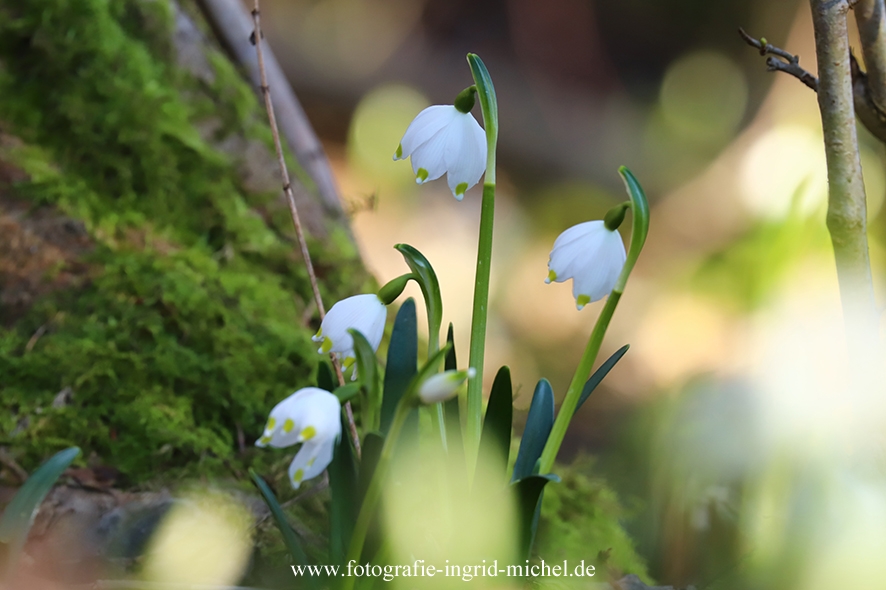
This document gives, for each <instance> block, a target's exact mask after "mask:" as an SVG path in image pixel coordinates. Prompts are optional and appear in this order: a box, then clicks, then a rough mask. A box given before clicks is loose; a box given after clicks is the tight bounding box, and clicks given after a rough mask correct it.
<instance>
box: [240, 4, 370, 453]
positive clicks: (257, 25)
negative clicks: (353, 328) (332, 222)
mask: <svg viewBox="0 0 886 590" xmlns="http://www.w3.org/2000/svg"><path fill="white" fill-rule="evenodd" d="M252 22H253V25H254V29H253V32H252V37H251V39H252V41H253V43H254V44H255V53H256V57H257V59H258V71H259V80H260V82H261V92H262V96H263V97H264V102H265V110H267V112H268V122H269V123H270V126H271V134H272V135H273V137H274V149H275V150H276V152H277V163H278V164H279V165H280V175H281V176H282V177H283V192H285V193H286V200H287V202H288V203H289V213H290V214H291V215H292V224H293V225H294V226H295V234H296V236H297V237H298V245H299V248H301V253H302V258H304V262H305V267H306V268H307V271H308V278H309V279H310V282H311V291H312V292H313V294H314V303H315V304H316V305H317V312H318V313H319V315H320V319H321V320H322V319H323V318H324V317H326V308H325V307H324V306H323V297H322V296H321V295H320V287H319V285H318V284H317V275H316V273H315V272H314V264H313V262H311V253H310V252H309V251H308V244H307V241H305V233H304V230H303V229H302V225H301V218H300V217H299V214H298V207H297V206H296V204H295V195H294V194H293V192H292V183H291V181H290V178H289V169H288V168H287V166H286V159H285V157H284V156H283V146H282V144H281V142H280V131H279V129H278V127H277V117H276V116H275V115H274V104H273V102H272V100H271V90H270V87H269V86H268V76H267V72H266V71H265V57H264V51H263V48H262V45H263V41H262V39H263V36H262V32H261V9H260V7H259V0H253V8H252ZM330 358H331V359H332V366H333V367H335V374H336V375H337V376H338V382H339V384H340V385H344V383H345V380H344V376H343V375H342V372H341V366H340V365H339V363H338V359H336V358H335V355H330ZM345 414H346V415H347V418H348V427H349V429H350V431H351V439H352V440H353V442H354V450H355V451H356V453H357V456H358V457H359V456H360V454H361V452H360V435H359V434H358V433H357V424H356V423H355V422H354V412H353V410H352V409H351V403H350V402H345Z"/></svg>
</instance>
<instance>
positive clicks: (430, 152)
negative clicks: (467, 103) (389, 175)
mask: <svg viewBox="0 0 886 590" xmlns="http://www.w3.org/2000/svg"><path fill="white" fill-rule="evenodd" d="M471 105H473V100H471ZM410 156H411V157H412V171H413V172H414V173H415V181H416V182H417V183H419V184H424V183H425V182H428V181H429V180H436V179H438V178H440V177H441V176H443V174H446V180H447V182H448V183H449V189H450V190H451V191H452V196H454V197H455V198H456V199H458V200H459V201H461V200H462V199H463V198H464V196H465V191H466V190H468V189H469V188H471V187H472V186H474V185H475V184H477V183H478V182H479V181H480V177H481V176H483V171H484V170H485V169H486V132H485V131H483V128H482V127H480V124H479V123H477V120H476V119H474V116H473V115H471V113H470V109H468V111H467V112H463V111H461V110H459V109H458V108H456V107H455V106H452V105H434V106H430V107H428V108H426V109H425V110H423V111H422V112H420V113H419V114H418V116H417V117H416V118H415V119H414V120H413V121H412V123H410V124H409V127H408V128H407V129H406V133H405V134H404V135H403V139H402V140H401V141H400V145H399V146H398V147H397V152H396V153H395V154H394V159H395V160H402V159H404V158H408V157H410Z"/></svg>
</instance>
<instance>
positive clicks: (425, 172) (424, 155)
mask: <svg viewBox="0 0 886 590" xmlns="http://www.w3.org/2000/svg"><path fill="white" fill-rule="evenodd" d="M451 133H452V126H451V125H448V126H446V127H444V128H443V129H440V130H439V131H438V132H437V133H435V134H434V135H433V136H432V137H431V138H430V139H428V140H427V141H426V142H424V143H423V144H421V145H420V146H418V147H416V148H415V151H414V152H412V172H413V173H415V182H417V183H418V184H424V183H426V182H430V181H432V180H437V179H438V178H440V177H441V176H443V175H444V174H445V173H446V158H445V153H446V146H447V145H448V144H449V136H450V134H451Z"/></svg>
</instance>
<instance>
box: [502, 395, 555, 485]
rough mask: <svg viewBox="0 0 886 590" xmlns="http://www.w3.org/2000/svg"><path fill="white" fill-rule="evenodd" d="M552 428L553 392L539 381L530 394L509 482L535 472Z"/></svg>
mask: <svg viewBox="0 0 886 590" xmlns="http://www.w3.org/2000/svg"><path fill="white" fill-rule="evenodd" d="M553 427H554V390H553V389H552V388H551V384H550V383H549V382H548V380H547V379H541V380H540V381H539V382H538V385H536V386H535V392H534V393H533V394H532V403H531V404H530V405H529V415H528V416H527V417H526V428H524V429H523V437H522V438H521V439H520V450H519V451H518V452H517V461H516V462H515V463H514V473H513V475H512V476H511V481H512V482H514V481H518V480H521V479H523V478H524V477H528V476H530V475H532V474H533V473H534V472H535V465H536V463H537V462H538V458H539V457H541V452H542V451H543V450H544V448H545V443H546V442H548V435H550V434H551V428H553Z"/></svg>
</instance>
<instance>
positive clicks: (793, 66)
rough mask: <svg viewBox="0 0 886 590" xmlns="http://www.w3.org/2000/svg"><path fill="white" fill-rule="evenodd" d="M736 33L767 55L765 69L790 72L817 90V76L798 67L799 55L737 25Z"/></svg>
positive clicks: (761, 53)
mask: <svg viewBox="0 0 886 590" xmlns="http://www.w3.org/2000/svg"><path fill="white" fill-rule="evenodd" d="M738 34H739V35H741V38H742V39H744V42H745V43H747V44H748V45H750V46H751V47H754V48H756V49H758V50H759V51H760V55H764V56H765V55H768V56H769V57H767V58H766V69H767V70H769V71H770V72H776V71H777V72H784V73H786V74H790V75H791V76H793V77H794V78H796V79H797V80H799V81H800V82H802V83H803V84H805V85H806V86H808V87H809V88H811V89H812V90H814V91H816V92H818V78H816V77H815V76H813V75H812V74H810V73H809V72H807V71H806V70H804V69H803V68H801V67H800V56H799V55H793V54H791V53H788V52H787V51H785V50H784V49H780V48H778V47H776V46H774V45H772V44H770V43H769V42H768V41H767V40H766V38H765V37H762V38H760V39H754V38H753V37H751V36H750V35H748V34H747V32H746V31H745V30H744V29H742V28H741V27H739V29H738Z"/></svg>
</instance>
